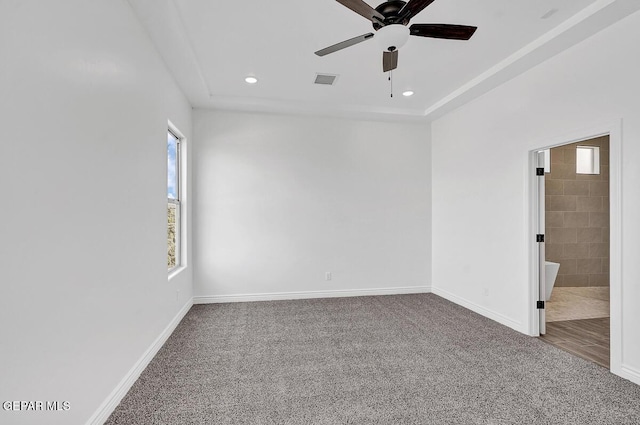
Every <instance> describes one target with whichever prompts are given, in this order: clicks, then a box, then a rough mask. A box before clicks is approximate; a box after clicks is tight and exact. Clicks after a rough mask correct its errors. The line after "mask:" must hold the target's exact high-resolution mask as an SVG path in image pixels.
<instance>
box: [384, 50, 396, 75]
mask: <svg viewBox="0 0 640 425" xmlns="http://www.w3.org/2000/svg"><path fill="white" fill-rule="evenodd" d="M397 67H398V51H397V50H394V51H393V52H382V72H387V71H391V70H393V69H396V68H397Z"/></svg>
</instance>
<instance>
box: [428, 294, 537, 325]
mask: <svg viewBox="0 0 640 425" xmlns="http://www.w3.org/2000/svg"><path fill="white" fill-rule="evenodd" d="M431 292H432V293H434V294H436V295H438V296H440V297H442V298H445V299H447V300H449V301H451V302H453V303H455V304H458V305H460V306H462V307H464V308H468V309H469V310H471V311H474V312H476V313H478V314H480V315H482V316H484V317H488V318H489V319H491V320H495V321H496V322H498V323H500V324H502V325H505V326H508V327H510V328H511V329H514V330H516V331H518V332H521V333H524V334H527V330H526V329H525V327H524V326H522V323H520V322H516V321H515V320H512V319H510V318H508V317H507V316H505V315H503V314H500V313H498V312H495V311H493V310H489V309H488V308H485V307H482V306H480V305H478V304H476V303H474V302H471V301H469V300H467V299H465V298H462V297H459V296H458V295H455V294H452V293H451V292H449V291H445V290H444V289H440V288H436V287H435V286H434V287H432V288H431Z"/></svg>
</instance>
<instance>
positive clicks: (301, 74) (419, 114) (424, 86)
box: [129, 0, 640, 119]
mask: <svg viewBox="0 0 640 425" xmlns="http://www.w3.org/2000/svg"><path fill="white" fill-rule="evenodd" d="M129 2H130V3H131V5H132V7H133V9H134V10H135V12H136V13H137V15H138V17H139V18H140V20H141V22H142V23H143V25H144V27H145V28H146V30H147V31H148V33H149V34H150V36H151V38H152V40H153V41H154V43H155V45H156V47H157V49H158V51H159V53H160V54H161V56H162V57H163V58H164V60H165V62H166V63H167V65H168V67H169V69H170V70H171V72H172V73H173V75H174V76H175V78H176V81H177V82H178V84H179V85H180V87H181V88H182V89H183V91H184V92H185V94H186V95H187V97H188V99H189V101H190V102H191V104H192V105H193V106H194V107H203V108H227V109H240V110H262V111H276V112H277V111H282V112H302V113H304V112H308V113H319V114H329V115H336V114H338V115H350V116H360V117H370V118H391V119H395V118H404V119H407V118H408V119H412V118H413V119H418V118H423V117H425V116H429V117H436V116H438V115H440V114H442V113H444V112H446V111H448V110H451V109H452V108H454V107H456V106H458V105H460V104H461V103H464V102H466V101H468V100H471V99H472V98H473V97H475V96H477V95H480V94H482V93H484V92H486V91H487V90H490V89H491V88H493V87H495V86H497V85H498V84H500V83H502V82H504V81H506V80H508V79H509V78H512V77H513V76H515V75H517V74H518V73H520V72H522V71H523V70H525V69H527V68H529V67H531V66H534V65H535V64H537V63H540V62H541V61H543V60H545V59H547V58H549V57H550V56H552V55H554V54H556V53H557V52H559V51H561V50H563V49H565V48H567V47H569V46H571V45H573V44H575V43H576V42H578V41H579V40H581V39H584V38H586V37H588V36H589V35H592V34H593V33H595V32H597V31H599V30H601V29H602V28H605V27H606V26H608V25H610V24H611V23H613V22H615V21H617V20H619V19H621V18H623V17H624V16H626V15H628V14H630V13H632V12H633V11H635V10H638V9H640V1H638V0H436V1H435V2H434V3H433V4H431V5H430V6H428V7H427V8H426V9H424V10H423V11H422V12H420V13H419V14H418V15H416V16H415V17H414V18H413V19H412V20H411V23H412V24H413V23H452V24H463V25H474V26H477V27H478V30H477V31H476V33H475V35H474V36H473V37H472V38H471V40H469V41H453V40H439V39H429V38H422V37H410V39H409V41H408V42H407V44H406V45H405V46H404V47H402V48H401V49H400V52H399V62H398V68H397V69H396V70H395V71H393V92H394V97H393V98H391V97H390V95H389V94H390V84H389V81H388V79H387V77H388V74H385V73H383V72H382V52H381V50H380V49H379V48H378V45H377V43H376V42H375V39H374V40H369V41H366V42H363V43H360V44H358V45H355V46H352V47H349V48H347V49H344V50H341V51H339V52H336V53H333V54H331V55H328V56H324V57H318V56H316V55H315V54H314V51H316V50H319V49H321V48H324V47H327V46H329V45H332V44H335V43H337V42H340V41H343V40H346V39H348V38H352V37H355V36H358V35H361V34H365V33H368V32H375V31H373V29H372V27H371V23H370V22H369V21H368V20H366V19H365V18H363V17H361V16H360V15H358V14H356V13H354V12H352V11H351V10H349V9H347V8H346V7H344V6H343V5H341V4H339V3H338V2H336V1H335V0H305V1H301V0H273V1H264V0H244V1H239V2H228V1H225V2H222V1H219V0H129ZM367 3H369V4H370V5H371V6H372V7H375V6H376V5H377V4H379V3H380V2H374V1H371V0H368V1H367ZM554 10H555V12H554V13H552V14H551V16H549V17H547V18H543V16H545V15H546V14H548V13H549V12H551V11H554ZM374 38H375V37H374ZM316 73H328V74H338V75H339V78H338V80H337V82H336V84H335V85H334V86H320V85H315V84H313V81H314V78H315V74H316ZM248 75H253V76H256V77H257V78H258V79H259V82H258V84H255V85H249V84H247V83H245V82H244V78H245V77H246V76H248ZM404 90H413V91H414V92H415V95H414V96H412V97H409V98H406V97H403V96H401V92H402V91H404Z"/></svg>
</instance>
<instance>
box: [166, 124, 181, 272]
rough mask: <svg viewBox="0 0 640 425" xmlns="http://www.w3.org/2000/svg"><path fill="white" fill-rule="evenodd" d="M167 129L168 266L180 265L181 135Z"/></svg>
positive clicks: (169, 267) (170, 267) (173, 267)
mask: <svg viewBox="0 0 640 425" xmlns="http://www.w3.org/2000/svg"><path fill="white" fill-rule="evenodd" d="M175 133H177V131H172V130H171V129H169V131H167V267H168V269H169V271H172V270H173V269H175V268H176V267H179V266H180V236H181V232H180V231H181V229H180V227H181V226H180V213H181V205H180V192H181V187H180V183H181V182H180V137H178V136H177V135H176V134H175Z"/></svg>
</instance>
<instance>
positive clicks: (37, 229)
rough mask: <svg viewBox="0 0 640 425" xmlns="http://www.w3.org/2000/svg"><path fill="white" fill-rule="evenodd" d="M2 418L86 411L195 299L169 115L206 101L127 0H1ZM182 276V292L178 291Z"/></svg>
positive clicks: (187, 114) (181, 115)
mask: <svg viewBox="0 0 640 425" xmlns="http://www.w3.org/2000/svg"><path fill="white" fill-rule="evenodd" d="M0 20H1V24H0V57H1V58H2V59H1V61H2V65H1V66H0V93H1V95H0V117H2V125H0V128H1V129H2V130H1V131H2V153H1V155H0V175H1V178H0V181H1V182H2V190H1V192H2V211H1V212H0V215H1V217H2V218H1V220H0V234H1V235H2V240H3V243H2V244H0V261H1V263H2V267H1V271H2V277H1V281H2V283H1V285H0V291H1V294H0V323H1V325H2V338H1V341H0V344H1V345H2V347H1V348H0V377H1V378H0V400H2V401H6V400H26V401H28V400H34V401H35V400H42V401H69V402H70V406H71V410H69V411H66V412H7V411H5V410H4V409H0V423H11V424H43V423H47V424H81V423H85V422H86V421H87V420H88V419H89V418H90V417H91V416H92V415H93V414H94V413H95V412H96V411H97V410H98V408H99V406H100V405H101V404H102V403H103V402H104V401H105V400H106V399H107V397H108V396H109V394H110V393H111V392H112V391H113V390H114V389H115V388H116V387H117V385H118V383H119V382H120V381H121V380H122V379H123V377H124V376H125V374H126V373H127V372H128V371H129V370H130V369H131V367H132V366H133V365H134V364H135V363H136V362H137V361H138V360H139V359H140V358H141V356H142V355H143V353H144V352H145V350H146V349H147V348H149V347H150V345H151V344H152V343H153V341H154V340H155V339H156V338H157V337H158V336H159V335H160V334H161V332H162V331H163V329H165V327H166V326H167V325H168V324H169V323H170V322H171V320H172V319H173V318H174V316H176V314H177V313H178V312H179V311H180V310H181V309H182V307H183V306H184V305H185V303H188V302H190V299H191V297H192V287H191V274H192V272H191V270H190V269H187V270H185V271H184V272H183V273H182V274H181V275H180V276H178V277H177V278H176V279H174V280H172V281H171V282H168V280H167V270H166V183H165V182H166V126H167V120H168V119H169V120H171V121H172V122H173V123H175V124H176V125H177V126H178V127H179V128H180V130H181V131H182V132H184V133H185V134H186V136H187V137H190V135H191V108H190V106H189V104H188V103H187V101H186V99H185V98H184V96H183V95H182V94H181V92H180V91H179V90H178V89H177V87H176V85H175V84H174V82H173V80H172V78H171V77H170V76H169V74H168V72H167V71H166V70H165V67H164V65H163V63H162V62H161V60H160V59H159V56H158V55H157V53H156V52H155V50H154V48H153V46H152V44H151V42H150V41H149V40H148V37H147V36H146V34H145V33H144V32H143V31H142V29H141V26H140V25H139V23H138V22H137V20H136V18H135V17H134V14H133V13H132V11H131V9H130V6H129V5H128V3H127V2H126V1H124V0H100V1H91V2H87V1H83V0H65V1H56V2H47V1H29V0H9V1H2V2H1V3H0ZM176 290H180V291H181V292H180V296H179V299H178V300H176Z"/></svg>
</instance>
